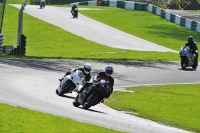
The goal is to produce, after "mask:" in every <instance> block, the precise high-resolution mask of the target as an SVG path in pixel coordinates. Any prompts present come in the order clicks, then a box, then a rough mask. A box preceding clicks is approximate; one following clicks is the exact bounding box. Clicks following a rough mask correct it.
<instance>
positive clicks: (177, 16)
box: [175, 15, 181, 25]
mask: <svg viewBox="0 0 200 133" xmlns="http://www.w3.org/2000/svg"><path fill="white" fill-rule="evenodd" d="M175 23H176V24H178V25H181V16H179V15H176V17H175Z"/></svg>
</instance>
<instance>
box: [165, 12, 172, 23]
mask: <svg viewBox="0 0 200 133" xmlns="http://www.w3.org/2000/svg"><path fill="white" fill-rule="evenodd" d="M170 16H171V14H170V12H168V11H165V19H166V20H168V21H170Z"/></svg>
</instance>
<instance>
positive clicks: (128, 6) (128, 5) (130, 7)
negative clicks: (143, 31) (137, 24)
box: [125, 1, 135, 10]
mask: <svg viewBox="0 0 200 133" xmlns="http://www.w3.org/2000/svg"><path fill="white" fill-rule="evenodd" d="M134 7H135V2H131V1H127V2H125V9H126V10H134Z"/></svg>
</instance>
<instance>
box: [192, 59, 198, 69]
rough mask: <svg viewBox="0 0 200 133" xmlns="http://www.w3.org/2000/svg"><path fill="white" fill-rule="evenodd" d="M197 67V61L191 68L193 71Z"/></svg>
mask: <svg viewBox="0 0 200 133" xmlns="http://www.w3.org/2000/svg"><path fill="white" fill-rule="evenodd" d="M197 66H198V61H195V62H194V64H193V65H192V68H193V69H196V68H197Z"/></svg>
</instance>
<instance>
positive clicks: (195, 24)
mask: <svg viewBox="0 0 200 133" xmlns="http://www.w3.org/2000/svg"><path fill="white" fill-rule="evenodd" d="M191 30H194V31H196V30H197V22H195V21H192V23H191Z"/></svg>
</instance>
